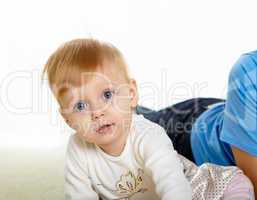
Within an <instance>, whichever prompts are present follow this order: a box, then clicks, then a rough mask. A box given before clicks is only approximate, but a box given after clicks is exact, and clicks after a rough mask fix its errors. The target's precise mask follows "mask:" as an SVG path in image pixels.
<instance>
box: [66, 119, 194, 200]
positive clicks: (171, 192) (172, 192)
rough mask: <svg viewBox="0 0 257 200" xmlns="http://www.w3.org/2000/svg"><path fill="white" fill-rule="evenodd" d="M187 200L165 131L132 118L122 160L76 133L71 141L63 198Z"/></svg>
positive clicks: (185, 183)
mask: <svg viewBox="0 0 257 200" xmlns="http://www.w3.org/2000/svg"><path fill="white" fill-rule="evenodd" d="M99 197H101V199H103V200H105V199H108V200H110V199H124V200H125V199H127V200H128V199H129V200H160V199H162V200H188V199H191V187H190V184H189V182H188V181H187V180H186V178H185V176H184V173H183V165H182V163H181V162H180V160H179V158H178V155H177V153H176V151H175V150H174V148H173V145H172V142H171V140H170V139H169V137H168V136H167V134H166V132H165V130H164V129H163V128H162V127H161V126H159V125H157V124H156V123H153V122H151V121H149V120H148V119H146V118H144V117H143V115H136V114H133V116H132V123H131V129H130V133H129V135H128V137H127V141H126V145H125V147H124V150H123V152H122V153H121V155H120V156H111V155H109V154H107V153H105V152H104V151H103V150H102V149H101V148H100V147H98V146H97V145H95V144H92V143H88V142H86V141H83V140H82V139H80V138H79V137H78V136H77V135H76V134H75V135H72V136H71V137H70V140H69V144H68V149H67V155H66V168H65V199H66V200H98V199H99Z"/></svg>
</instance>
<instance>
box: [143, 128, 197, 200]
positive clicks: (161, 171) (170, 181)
mask: <svg viewBox="0 0 257 200" xmlns="http://www.w3.org/2000/svg"><path fill="white" fill-rule="evenodd" d="M142 131H146V133H145V134H143V137H142V138H141V141H140V142H139V154H140V157H141V159H142V160H143V162H144V167H145V169H144V170H145V171H146V173H147V174H149V175H150V176H151V177H152V178H153V181H154V183H155V186H156V192H157V194H158V195H159V197H160V198H161V199H162V200H170V199H172V200H188V199H192V197H191V187H190V183H189V182H188V181H187V179H186V177H185V175H184V172H183V165H182V163H181V162H180V160H179V158H178V155H177V152H176V151H175V150H174V148H173V145H172V142H171V140H170V139H169V137H168V136H167V134H166V132H165V130H164V129H163V128H162V127H160V126H154V127H149V128H148V129H145V130H142Z"/></svg>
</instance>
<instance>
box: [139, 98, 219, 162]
mask: <svg viewBox="0 0 257 200" xmlns="http://www.w3.org/2000/svg"><path fill="white" fill-rule="evenodd" d="M222 101H224V100H223V99H215V98H194V99H189V100H186V101H183V102H180V103H177V104H174V105H172V106H169V107H167V108H164V109H161V110H159V111H154V110H151V109H149V108H146V107H143V106H137V108H136V113H137V114H142V115H143V116H144V117H145V118H147V119H149V120H150V121H152V122H155V123H157V124H159V125H160V126H162V127H163V128H164V129H165V130H166V132H167V134H168V136H169V138H170V139H171V141H172V143H173V146H174V148H175V150H176V151H177V152H178V153H179V154H181V155H183V156H185V157H186V158H188V159H189V160H191V161H193V162H194V157H193V154H192V149H191V142H190V135H191V129H192V125H193V123H194V122H195V120H196V119H197V118H198V117H199V116H200V115H201V114H202V113H203V112H204V111H206V110H207V109H208V106H210V105H212V104H215V103H219V102H222Z"/></svg>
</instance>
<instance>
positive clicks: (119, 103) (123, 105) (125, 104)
mask: <svg viewBox="0 0 257 200" xmlns="http://www.w3.org/2000/svg"><path fill="white" fill-rule="evenodd" d="M113 108H114V109H115V110H116V111H117V112H119V113H127V112H128V111H129V101H128V99H127V98H125V97H124V98H119V99H117V100H116V101H114V102H113Z"/></svg>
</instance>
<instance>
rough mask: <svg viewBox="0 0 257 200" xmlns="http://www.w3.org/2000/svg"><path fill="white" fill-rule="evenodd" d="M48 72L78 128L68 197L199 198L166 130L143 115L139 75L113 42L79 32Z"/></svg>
mask: <svg viewBox="0 0 257 200" xmlns="http://www.w3.org/2000/svg"><path fill="white" fill-rule="evenodd" d="M44 73H47V76H48V80H49V85H50V88H51V90H52V91H53V94H54V96H55V97H56V99H57V101H58V103H59V105H60V113H61V115H62V116H63V118H64V119H65V121H66V122H67V124H68V125H69V126H70V127H71V128H73V129H74V130H75V132H76V133H75V134H74V135H72V136H71V137H70V140H69V144H68V149H67V156H66V170H65V183H66V184H65V199H67V200H68V199H73V200H96V199H99V198H100V199H108V200H109V199H142V200H146V199H147V200H151V199H152V200H157V199H163V200H171V199H172V200H187V199H192V194H191V187H190V183H189V181H188V180H187V179H186V177H185V175H184V171H183V164H182V163H181V162H180V159H179V157H178V156H177V153H176V151H175V150H174V148H173V145H172V142H171V140H170V139H169V137H168V136H167V134H166V133H165V130H164V129H163V128H162V127H161V126H159V125H157V124H155V123H153V122H151V121H149V120H147V119H146V118H144V117H143V115H136V114H135V108H136V106H137V102H138V94H137V85H136V81H135V80H134V79H132V78H131V77H130V75H129V72H128V67H127V65H126V63H125V61H124V58H123V56H122V54H121V53H120V52H119V50H118V49H117V48H115V47H114V46H112V45H111V44H107V43H103V42H100V41H97V40H94V39H76V40H72V41H69V42H67V43H65V44H64V45H62V46H61V47H59V48H58V49H57V50H56V51H55V52H54V53H53V54H52V55H51V56H50V58H49V59H48V61H47V63H46V65H45V69H44Z"/></svg>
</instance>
